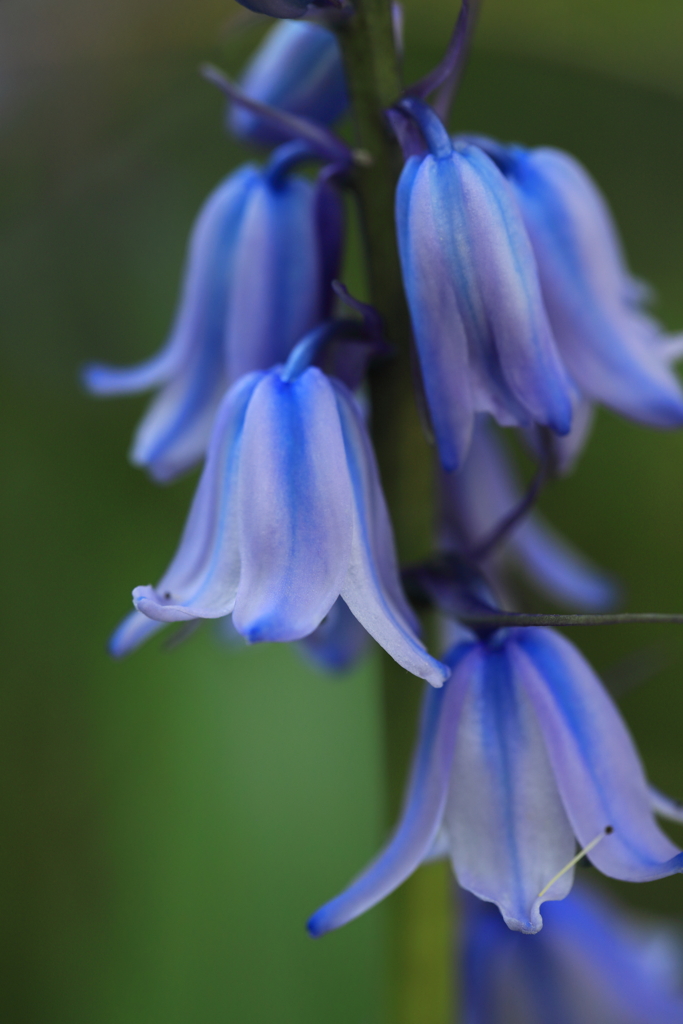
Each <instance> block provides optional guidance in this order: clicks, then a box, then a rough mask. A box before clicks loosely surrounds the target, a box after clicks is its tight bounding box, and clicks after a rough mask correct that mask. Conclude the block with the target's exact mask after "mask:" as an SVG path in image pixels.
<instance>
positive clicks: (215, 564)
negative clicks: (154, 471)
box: [133, 373, 264, 622]
mask: <svg viewBox="0 0 683 1024" xmlns="http://www.w3.org/2000/svg"><path fill="white" fill-rule="evenodd" d="M263 376H264V375H263V374H261V373H254V374H251V375H249V376H247V377H244V378H242V380H240V381H238V382H237V384H235V385H234V387H232V388H231V389H230V391H229V392H228V393H227V395H226V396H225V398H224V399H223V403H222V405H221V407H220V409H219V410H218V415H217V417H216V423H215V426H214V430H213V434H212V437H211V442H210V444H209V450H208V454H207V460H206V465H205V466H204V470H203V472H202V476H201V479H200V481H199V486H198V488H197V491H196V493H195V496H194V501H193V502H192V508H191V509H190V515H189V517H188V520H187V523H186V524H185V529H184V531H183V536H182V539H181V541H180V546H179V548H178V551H177V553H176V556H175V558H174V559H173V561H172V562H171V565H170V566H169V568H168V570H167V571H166V573H165V574H164V576H163V578H162V579H161V581H160V583H159V584H158V585H157V587H156V588H155V587H150V586H146V587H136V588H135V590H134V591H133V601H134V603H135V607H136V608H137V609H138V610H139V611H141V612H143V613H144V614H145V615H148V616H149V617H150V618H152V619H157V620H158V621H160V622H176V621H182V620H184V619H194V618H202V619H216V618H220V617H221V616H223V615H228V614H229V613H230V612H231V611H232V609H233V605H234V601H235V594H236V593H237V584H238V581H239V574H240V558H239V549H238V545H237V510H236V484H237V475H238V469H239V461H240V446H241V437H242V431H243V425H244V418H245V415H246V410H247V406H248V404H249V401H250V399H251V397H252V394H253V392H254V389H255V388H256V387H257V386H258V384H259V382H260V381H261V380H262V379H263Z"/></svg>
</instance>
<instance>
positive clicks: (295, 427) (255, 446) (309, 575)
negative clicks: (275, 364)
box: [233, 367, 353, 642]
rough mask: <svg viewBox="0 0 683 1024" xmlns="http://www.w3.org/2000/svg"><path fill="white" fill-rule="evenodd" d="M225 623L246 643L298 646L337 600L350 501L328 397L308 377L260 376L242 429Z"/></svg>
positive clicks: (309, 373)
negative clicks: (234, 556) (231, 599)
mask: <svg viewBox="0 0 683 1024" xmlns="http://www.w3.org/2000/svg"><path fill="white" fill-rule="evenodd" d="M237 501H238V508H237V518H238V522H239V548H240V555H241V573H240V582H239V588H238V591H237V598H236V601H235V610H234V613H233V622H234V624H235V628H236V629H237V630H238V631H239V632H240V633H242V635H243V636H245V637H246V638H247V639H248V640H249V641H251V642H257V641H263V640H273V641H280V640H282V641H284V640H299V639H300V638H301V637H304V636H307V635H308V634H309V633H312V632H313V630H314V629H315V628H316V626H318V625H319V623H320V622H321V620H322V619H323V618H324V617H325V615H327V613H328V612H329V610H330V608H331V607H332V605H333V604H334V602H335V601H336V599H337V597H338V596H339V592H340V589H341V586H342V583H343V581H344V578H345V576H346V574H347V572H348V568H349V560H350V558H351V537H352V530H353V512H352V508H353V498H352V490H351V481H350V479H349V471H348V468H347V465H346V454H345V451H344V440H343V437H342V430H341V426H340V423H339V414H338V412H337V403H336V401H335V393H334V390H333V388H332V386H331V385H330V383H329V381H328V380H327V378H326V377H325V375H324V374H323V373H322V372H321V371H320V370H318V369H317V368H316V367H311V368H309V369H308V370H306V371H305V372H304V373H303V374H302V375H301V376H300V377H297V378H295V379H294V380H292V381H283V380H282V378H281V377H280V375H279V374H278V373H272V374H268V375H267V376H266V377H265V378H264V380H263V381H262V382H261V384H260V385H259V386H258V387H257V389H256V390H255V392H254V394H253V396H252V399H251V402H250V405H249V409H248V412H247V415H246V419H245V423H244V433H243V436H242V444H241V454H240V471H239V487H238V497H237Z"/></svg>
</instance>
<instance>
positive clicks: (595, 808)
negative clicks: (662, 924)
mask: <svg viewBox="0 0 683 1024" xmlns="http://www.w3.org/2000/svg"><path fill="white" fill-rule="evenodd" d="M515 637H516V639H515V642H514V644H512V645H511V656H512V657H513V658H514V661H515V665H516V671H517V674H518V675H519V678H520V679H521V680H522V681H523V684H524V688H525V690H526V692H527V693H528V695H529V698H530V700H531V701H532V703H533V706H534V708H535V710H536V714H537V716H538V719H539V722H540V725H541V729H542V730H543V735H544V738H545V742H546V746H547V749H548V756H549V758H550V761H551V763H552V766H553V771H554V773H555V777H556V779H557V785H558V788H559V790H560V794H561V796H562V802H563V803H564V806H565V809H566V812H567V816H568V817H569V820H570V821H571V823H572V827H573V829H574V834H575V835H576V837H577V839H578V841H579V843H580V844H581V845H582V846H585V845H587V844H588V843H590V842H591V841H592V840H593V839H595V838H596V837H597V836H600V835H601V834H602V833H603V832H604V830H605V829H606V828H607V826H611V828H612V829H613V832H612V833H611V834H610V835H606V836H605V838H604V839H603V840H602V841H601V842H599V843H598V844H597V846H595V848H594V849H593V850H592V851H591V852H590V854H589V857H590V860H591V861H592V862H593V864H595V866H596V867H597V868H599V870H600V871H602V872H603V874H605V875H609V876H610V877H612V878H621V879H623V880H625V881H631V882H645V881H650V880H652V879H654V878H663V877H664V876H666V875H671V874H674V873H676V872H678V871H681V870H683V853H681V852H680V851H679V850H678V848H677V847H676V846H674V844H673V843H672V842H671V841H670V840H669V839H668V838H667V837H666V836H665V835H664V833H663V832H662V831H661V830H660V829H659V827H658V826H657V824H656V822H655V820H654V817H653V814H652V810H651V798H650V792H649V789H648V785H647V782H646V779H645V775H644V773H643V769H642V766H641V763H640V760H639V758H638V754H637V752H636V749H635V746H634V744H633V740H632V739H631V737H630V735H629V733H628V731H627V729H626V726H625V724H624V722H623V719H622V718H621V716H620V714H619V712H618V711H617V708H616V706H615V705H614V703H613V702H612V700H611V698H610V697H609V696H608V694H607V692H606V691H605V689H604V688H603V686H602V684H601V683H600V680H599V679H598V678H597V676H596V675H595V673H594V672H593V670H592V669H591V667H590V665H588V663H587V662H586V661H585V660H584V658H583V657H582V656H581V654H580V653H579V652H578V650H577V649H576V648H575V647H574V646H573V644H570V643H569V641H568V640H566V639H565V638H564V637H562V636H560V634H559V633H555V632H554V630H551V629H540V628H533V629H526V630H517V631H515Z"/></svg>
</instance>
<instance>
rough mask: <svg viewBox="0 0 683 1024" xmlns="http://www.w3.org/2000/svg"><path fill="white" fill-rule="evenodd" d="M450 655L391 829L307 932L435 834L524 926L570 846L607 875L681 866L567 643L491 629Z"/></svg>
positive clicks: (400, 867) (555, 896)
mask: <svg viewBox="0 0 683 1024" xmlns="http://www.w3.org/2000/svg"><path fill="white" fill-rule="evenodd" d="M445 660H446V661H447V662H448V663H449V664H450V665H451V666H452V669H453V672H452V675H451V677H450V679H449V680H448V682H447V683H446V684H445V686H444V687H443V688H442V689H441V690H428V692H427V693H426V695H425V703H424V707H423V714H422V722H421V727H420V736H419V741H418V748H417V752H416V756H415V761H414V765H413V772H412V777H411V781H410V784H409V789H408V795H407V799H406V803H405V807H404V811H403V815H402V818H401V820H400V822H399V825H398V828H397V830H396V832H395V834H394V836H393V838H392V839H391V840H390V842H389V844H388V845H387V847H386V848H385V849H384V851H383V852H382V853H381V854H380V855H379V856H378V858H377V859H376V860H375V861H374V863H372V864H371V865H370V867H369V868H367V870H366V871H365V872H364V873H363V874H362V875H360V877H359V878H358V879H357V880H356V881H355V882H353V883H352V884H351V885H350V886H349V888H348V889H347V890H346V891H345V892H343V893H342V894H341V895H340V896H338V897H336V899H334V900H332V901H331V902H330V903H328V904H327V905H326V906H324V907H322V908H321V909H320V910H319V911H318V912H317V913H316V914H315V915H314V916H313V918H312V919H311V921H310V922H309V929H310V931H311V933H312V934H313V935H321V934H323V933H324V932H327V931H330V930H332V929H334V928H338V927H339V926H340V925H342V924H345V923H346V922H347V921H350V920H352V919H353V918H354V917H357V916H358V915H359V914H362V913H363V912H364V911H365V910H367V909H368V908H369V907H371V906H374V905H375V904H376V903H378V902H379V901H380V900H381V899H383V898H384V897H385V896H386V895H388V893H390V892H392V891H393V890H394V889H395V888H396V887H397V886H398V885H400V884H401V882H403V881H404V880H405V879H406V878H407V877H408V876H409V875H410V874H412V872H413V871H414V870H415V869H416V868H417V867H418V865H419V864H420V863H421V862H422V861H423V860H424V859H425V858H426V857H428V856H429V855H430V854H431V853H432V852H433V850H434V846H435V843H437V840H438V846H440V847H441V848H442V849H445V850H447V852H448V854H449V855H450V858H451V861H452V864H453V869H454V871H455V874H456V877H457V879H458V882H459V884H460V885H461V886H462V887H463V888H464V889H467V890H469V891H470V892H472V893H473V894H474V895H475V896H478V897H479V898H480V899H483V900H487V901H489V902H491V903H495V904H496V905H497V906H498V908H499V909H500V911H501V913H502V915H503V918H504V919H505V922H506V924H507V925H508V926H509V927H510V928H512V929H514V930H517V931H522V932H528V933H534V932H537V931H539V929H540V928H541V927H542V924H543V922H542V919H541V914H540V910H539V908H540V905H541V903H542V902H543V901H544V900H561V899H563V898H564V897H565V896H566V895H567V893H568V892H569V891H570V889H571V886H572V881H573V870H572V868H571V867H569V865H570V862H571V861H572V860H573V859H574V856H575V850H576V840H578V842H579V844H580V845H581V847H582V848H587V849H586V853H587V855H588V856H589V858H590V860H591V862H592V863H593V864H594V865H595V867H597V868H598V869H599V870H600V871H602V872H603V874H606V875H609V876H610V877H612V878H620V879H623V880H626V881H631V882H646V881H650V880H653V879H655V878H662V877H664V876H666V875H671V874H674V873H676V872H680V871H682V870H683V853H681V852H680V851H679V849H678V848H677V847H676V846H674V844H673V843H672V842H671V841H670V840H669V839H668V838H667V837H666V836H665V835H664V833H663V832H662V831H661V830H660V829H659V827H658V826H657V824H656V822H655V819H654V816H653V804H654V803H655V798H654V797H653V795H652V793H651V791H650V790H649V789H648V785H647V782H646V779H645V775H644V773H643V769H642V766H641V763H640V760H639V758H638V754H637V752H636V749H635V747H634V744H633V741H632V739H631V737H630V735H629V733H628V730H627V729H626V726H625V724H624V722H623V720H622V718H621V716H620V714H619V712H618V710H617V708H616V706H615V705H614V703H613V702H612V700H611V698H610V697H609V696H608V694H607V693H606V691H605V690H604V688H603V687H602V684H601V683H600V680H599V679H598V678H597V677H596V675H595V674H594V672H593V671H592V669H591V668H590V666H589V665H588V664H587V662H586V661H585V660H584V659H583V657H582V656H581V654H580V653H579V652H578V650H577V649H576V648H575V647H574V646H573V644H571V643H570V642H569V641H568V640H566V639H565V638H564V637H563V636H561V635H560V634H558V633H556V632H555V631H554V630H550V629H544V628H532V629H521V628H517V629H505V630H496V631H495V632H493V633H492V634H490V635H489V636H487V637H484V638H480V639H477V638H475V637H474V636H472V635H470V637H469V638H465V639H463V640H461V642H460V643H458V644H457V645H456V646H455V647H454V648H453V650H452V651H451V653H450V654H449V656H448V657H447V658H446V659H445ZM657 807H658V809H661V804H659V803H658V804H657ZM566 868H568V870H563V869H566Z"/></svg>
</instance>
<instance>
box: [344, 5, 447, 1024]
mask: <svg viewBox="0 0 683 1024" xmlns="http://www.w3.org/2000/svg"><path fill="white" fill-rule="evenodd" d="M338 36H339V41H340V44H341V47H342V52H343V55H344V63H345V68H346V74H347V82H348V85H349V91H350V95H351V105H352V111H353V117H354V125H355V131H356V144H357V145H358V146H359V147H361V148H362V149H364V150H366V151H367V152H368V153H369V155H370V157H371V161H372V162H371V163H370V164H369V166H367V167H360V168H358V169H357V171H356V176H355V188H356V194H357V197H358V207H359V213H360V220H361V228H362V233H363V242H364V247H365V258H366V265H367V276H368V283H369V290H370V299H371V302H372V303H373V305H374V306H375V307H376V308H377V309H378V311H379V312H380V314H381V315H382V318H383V320H384V324H385V328H386V331H387V336H388V339H389V341H391V342H392V344H393V345H394V346H395V348H396V351H397V358H395V359H391V360H388V361H386V362H384V363H383V364H381V365H380V366H378V367H377V368H375V369H374V370H373V372H372V374H371V378H370V387H371V394H372V433H373V441H374V445H375V451H376V453H377V458H378V462H379V467H380V473H381V477H382V484H383V487H384V493H385V495H386V498H387V502H388V505H389V511H390V513H391V519H392V522H393V526H394V532H395V536H396V543H397V548H398V555H399V559H400V561H401V562H408V561H415V560H417V559H419V558H423V557H425V556H426V555H427V554H429V552H430V550H431V546H432V527H433V477H432V471H433V470H432V467H433V459H432V453H431V451H430V449H429V446H428V443H427V441H426V439H425V437H424V433H423V431H422V429H421V425H420V422H419V417H418V413H417V407H416V403H415V398H414V395H413V385H412V375H411V364H410V344H411V341H410V319H409V315H408V309H407V306H406V300H405V295H404V292H403V285H402V280H401V269H400V263H399V257H398V248H397V243H396V232H395V226H394V195H395V192H396V184H397V182H398V177H399V174H400V171H401V164H402V159H401V153H400V150H399V147H398V145H397V143H396V141H395V139H394V138H393V136H392V134H391V133H390V131H389V128H388V125H387V123H386V120H385V116H384V111H385V110H386V108H387V107H389V106H390V105H391V104H392V103H393V102H395V101H396V99H398V97H399V95H400V93H401V91H402V83H401V79H400V73H399V66H398V60H397V55H396V51H395V47H394V40H393V33H392V24H391V9H390V4H389V2H388V0H355V3H354V14H353V15H352V16H351V17H350V18H349V20H348V21H347V22H345V23H343V24H342V25H340V26H339V27H338ZM381 671H382V700H383V708H384V720H385V752H386V771H387V805H388V807H387V809H388V814H389V822H388V824H390V825H393V823H394V821H395V819H396V816H397V814H398V813H399V811H400V806H401V800H402V795H403V788H404V784H405V779H406V775H407V769H408V765H409V762H410V756H411V753H412V747H413V743H414V740H415V732H416V724H417V717H418V706H419V700H420V695H421V691H422V684H421V683H420V681H419V680H418V679H416V678H415V677H414V676H412V675H410V674H409V673H407V672H406V671H405V670H404V669H402V668H400V666H398V665H397V664H396V663H395V662H394V661H393V660H392V659H391V658H390V657H389V656H388V655H386V654H384V653H383V654H382V658H381ZM388 904H389V906H388V910H389V918H390V920H389V928H390V943H389V965H388V966H389V973H388V993H387V995H388V1005H387V1018H386V1019H387V1024H448V1022H449V1021H450V1020H451V1007H450V1003H451V997H450V989H451V971H452V962H451V961H452V957H451V949H450V946H451V942H450V928H451V925H450V917H451V907H452V899H451V894H450V889H449V878H448V868H447V866H446V865H445V864H443V863H441V864H433V865H430V866H428V867H426V868H422V869H420V871H418V872H417V873H416V874H415V875H414V876H413V877H412V878H411V879H409V880H408V882H407V883H406V884H405V885H403V886H402V887H401V889H400V890H399V891H398V892H396V893H395V894H394V895H393V896H392V897H390V899H389V901H388Z"/></svg>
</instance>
